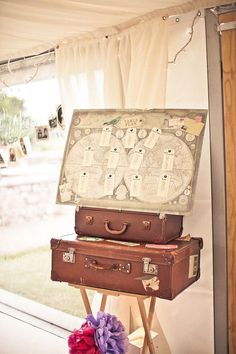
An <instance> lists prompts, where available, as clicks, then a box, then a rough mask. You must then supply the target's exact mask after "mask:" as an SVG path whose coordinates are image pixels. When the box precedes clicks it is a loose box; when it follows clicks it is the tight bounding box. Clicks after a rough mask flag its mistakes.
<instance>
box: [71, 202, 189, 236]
mask: <svg viewBox="0 0 236 354" xmlns="http://www.w3.org/2000/svg"><path fill="white" fill-rule="evenodd" d="M182 221H183V218H182V216H180V215H170V214H169V215H163V216H161V215H160V214H159V215H157V214H155V213H142V212H139V211H137V212H132V211H120V212H118V211H117V210H112V209H101V208H100V209H99V208H92V209H91V208H86V207H85V208H79V210H78V211H76V212H75V232H76V233H77V234H78V235H88V236H94V235H96V236H102V237H103V238H106V239H112V238H113V239H119V240H123V241H138V242H153V243H156V242H158V243H167V242H169V241H171V240H173V239H174V238H176V237H178V236H180V235H181V234H182V229H183V227H182Z"/></svg>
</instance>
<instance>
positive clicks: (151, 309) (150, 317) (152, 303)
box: [142, 297, 156, 354]
mask: <svg viewBox="0 0 236 354" xmlns="http://www.w3.org/2000/svg"><path fill="white" fill-rule="evenodd" d="M155 305H156V298H155V297H151V301H150V305H149V311H148V324H149V328H150V330H151V328H152V320H153V315H154V311H155ZM146 350H147V338H146V335H145V337H144V342H143V351H142V354H145V353H146Z"/></svg>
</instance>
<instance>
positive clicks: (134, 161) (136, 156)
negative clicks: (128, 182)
mask: <svg viewBox="0 0 236 354" xmlns="http://www.w3.org/2000/svg"><path fill="white" fill-rule="evenodd" d="M144 153H145V150H144V149H141V148H138V149H135V152H134V153H133V154H132V156H131V161H130V165H129V168H131V169H133V170H138V169H139V168H140V166H141V163H142V161H143V156H144Z"/></svg>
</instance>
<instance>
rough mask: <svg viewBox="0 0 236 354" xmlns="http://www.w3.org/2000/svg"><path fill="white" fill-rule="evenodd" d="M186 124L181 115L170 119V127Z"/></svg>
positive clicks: (179, 126)
mask: <svg viewBox="0 0 236 354" xmlns="http://www.w3.org/2000/svg"><path fill="white" fill-rule="evenodd" d="M183 125H184V118H181V117H173V118H170V119H169V127H170V128H176V129H177V128H181V127H182V126H183Z"/></svg>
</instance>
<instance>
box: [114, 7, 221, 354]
mask: <svg viewBox="0 0 236 354" xmlns="http://www.w3.org/2000/svg"><path fill="white" fill-rule="evenodd" d="M193 16H194V13H187V14H185V15H181V16H180V22H178V23H176V22H175V19H174V18H173V19H172V20H171V21H169V31H168V33H169V41H168V50H169V61H171V60H172V59H173V56H174V55H175V53H176V52H177V51H178V50H179V48H181V47H182V46H183V45H184V44H185V43H186V39H187V38H188V33H189V29H190V27H191V22H192V19H193ZM166 108H198V109H201V108H202V109H207V108H208V91H207V63H206V45H205V20H204V18H203V17H202V18H201V19H199V21H198V22H197V24H196V25H195V27H194V37H193V40H192V42H191V43H190V45H189V46H188V47H187V48H186V51H185V52H182V53H181V54H180V56H179V57H178V59H177V61H176V64H175V65H173V64H169V65H168V70H167V90H166ZM188 233H190V234H191V236H193V237H202V238H203V242H204V248H203V250H202V252H201V277H200V279H199V280H198V282H196V283H194V284H193V285H192V286H191V287H189V288H187V289H186V290H185V291H184V292H182V293H181V294H180V295H178V296H177V297H176V298H175V299H174V300H173V301H166V300H162V299H158V300H157V305H156V313H155V314H156V316H155V318H154V323H153V328H154V329H155V330H157V332H158V333H159V350H160V354H170V353H171V354H189V353H191V354H199V353H201V354H211V353H214V317H213V316H214V315H213V264H212V215H211V175H210V142H209V125H208V122H207V127H206V131H205V136H204V142H203V147H202V155H201V160H200V168H199V173H198V181H197V189H196V194H195V203H194V208H193V210H192V214H191V215H189V216H185V217H184V230H183V234H184V235H186V234H188ZM118 305H119V306H120V303H119V302H118V300H116V303H112V304H110V308H109V309H110V310H111V311H113V312H114V311H116V309H117V306H118ZM126 306H127V303H126ZM119 311H120V316H123V318H122V319H123V320H125V316H127V308H126V309H123V312H122V311H121V308H119ZM131 313H132V317H131V319H132V320H133V324H132V323H131V329H134V328H136V327H137V326H138V325H141V319H140V318H137V316H138V313H139V311H138V307H137V305H136V304H135V303H132V305H131Z"/></svg>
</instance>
